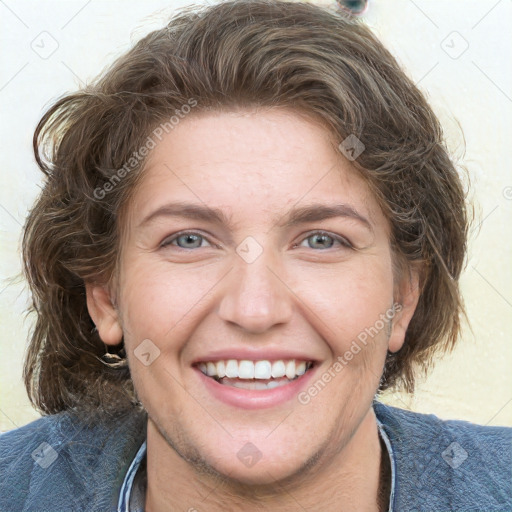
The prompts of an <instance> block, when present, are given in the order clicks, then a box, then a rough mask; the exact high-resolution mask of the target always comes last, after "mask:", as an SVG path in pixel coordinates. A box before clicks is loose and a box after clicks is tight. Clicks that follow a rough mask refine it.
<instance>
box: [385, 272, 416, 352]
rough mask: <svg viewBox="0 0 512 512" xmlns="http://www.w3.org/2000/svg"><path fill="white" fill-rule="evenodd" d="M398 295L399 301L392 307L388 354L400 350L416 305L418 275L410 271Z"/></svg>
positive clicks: (404, 278)
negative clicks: (392, 314)
mask: <svg viewBox="0 0 512 512" xmlns="http://www.w3.org/2000/svg"><path fill="white" fill-rule="evenodd" d="M398 293H399V299H398V300H397V301H395V304H394V306H393V307H394V311H395V314H394V316H393V318H392V320H391V323H392V329H391V335H390V337H389V341H388V349H389V351H390V352H398V351H399V350H400V349H401V348H402V346H403V344H404V341H405V333H406V332H407V328H408V326H409V323H410V321H411V319H412V317H413V315H414V312H415V311H416V306H417V305H418V300H419V298H420V289H419V273H418V272H417V271H416V270H411V271H410V272H409V273H408V275H407V276H404V277H403V280H402V283H401V284H400V287H399V290H398Z"/></svg>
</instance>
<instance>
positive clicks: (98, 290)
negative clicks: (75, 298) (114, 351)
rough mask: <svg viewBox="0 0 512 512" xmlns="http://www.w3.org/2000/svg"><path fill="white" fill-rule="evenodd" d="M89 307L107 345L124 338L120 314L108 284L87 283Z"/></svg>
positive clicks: (90, 313) (119, 341)
mask: <svg viewBox="0 0 512 512" xmlns="http://www.w3.org/2000/svg"><path fill="white" fill-rule="evenodd" d="M85 291H86V295H87V309H88V310H89V315H90V316H91V318H92V321H93V322H94V324H95V325H96V328H97V329H98V334H99V335H100V338H101V340H102V341H103V343H105V344H106V345H118V344H119V343H121V341H122V339H123V329H122V327H121V323H120V320H119V314H118V312H117V309H116V307H115V306H114V304H113V302H112V299H111V294H110V291H109V289H108V288H107V287H106V286H101V285H97V284H91V283H86V284H85Z"/></svg>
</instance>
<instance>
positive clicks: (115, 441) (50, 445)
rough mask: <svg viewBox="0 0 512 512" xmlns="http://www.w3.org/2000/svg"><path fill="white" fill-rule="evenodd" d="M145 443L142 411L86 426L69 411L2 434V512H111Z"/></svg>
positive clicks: (0, 457)
mask: <svg viewBox="0 0 512 512" xmlns="http://www.w3.org/2000/svg"><path fill="white" fill-rule="evenodd" d="M144 439H145V418H144V415H142V414H141V413H140V412H137V413H135V412H131V413H129V414H128V413H127V414H124V415H120V416H118V417H116V418H115V420H112V419H110V420H106V419H102V418H100V417H97V418H90V417H89V420H88V421H86V420H85V417H84V416H78V415H76V414H74V413H72V412H69V411H67V412H62V413H59V414H54V415H49V416H44V417H42V418H40V419H38V420H36V421H33V422H32V423H29V424H28V425H25V426H23V427H20V428H18V429H15V430H12V431H9V432H5V433H3V434H1V435H0V510H16V511H25V510H26V511H29V510H31V511H32V510H51V511H52V512H59V511H69V510H73V511H75V510H76V511H81V510H84V511H85V510H87V511H96V510H98V511H100V510H101V511H102V512H104V511H107V510H114V509H115V508H112V504H114V507H115V503H116V501H117V496H118V491H119V488H120V487H121V484H122V481H123V479H124V475H125V473H126V471H127V469H128V466H129V464H130V462H131V460H132V459H133V456H134V455H135V453H136V452H137V450H138V448H139V447H140V445H141V444H142V442H143V441H144ZM116 492H117V494H116Z"/></svg>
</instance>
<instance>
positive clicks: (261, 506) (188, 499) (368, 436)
mask: <svg viewBox="0 0 512 512" xmlns="http://www.w3.org/2000/svg"><path fill="white" fill-rule="evenodd" d="M336 446H339V443H336V442H335V441H334V442H333V440H331V439H328V440H327V442H326V443H325V444H324V448H323V449H322V450H320V451H319V452H318V453H317V455H316V457H314V458H313V459H310V463H309V464H308V465H307V466H306V467H303V468H301V469H300V470H299V471H297V472H296V473H295V474H293V475H292V476H290V477H288V478H286V479H285V480H275V481H274V482H273V483H271V484H265V485H248V484H244V483H240V482H239V481H237V480H234V479H231V478H230V477H229V475H223V474H221V473H217V472H216V471H215V469H214V468H212V467H209V468H205V467H204V466H202V467H200V466H199V465H198V464H197V463H194V462H191V461H187V460H185V459H184V458H182V457H181V456H180V455H179V454H178V453H177V452H176V451H175V449H174V448H173V447H172V443H170V442H168V441H167V440H166V439H165V438H164V436H163V435H162V434H161V432H160V431H159V429H158V427H157V426H156V425H155V424H154V423H153V422H152V420H151V419H150V420H148V434H147V475H148V485H147V494H146V511H147V512H171V511H175V510H187V511H191V512H192V511H195V510H206V509H207V510H208V511H211V512H217V511H219V512H220V511H222V512H224V511H225V510H230V511H233V512H235V511H241V512H242V511H243V512H253V511H258V512H261V511H262V510H269V511H273V512H284V511H289V510H296V509H301V508H303V509H307V510H309V511H312V512H313V511H318V512H320V511H324V512H325V511H335V510H336V511H337V510H344V511H363V512H379V511H380V510H382V509H384V506H385V505H384V502H385V495H383V493H382V489H386V488H387V485H386V484H387V481H386V480H387V478H388V475H387V472H385V471H384V472H381V459H382V457H383V456H387V454H386V453H385V452H384V453H383V452H382V449H381V444H380V440H379V435H378V429H377V423H376V419H375V414H374V412H373V409H371V408H370V410H369V411H368V414H367V415H366V416H365V418H364V419H363V421H362V422H361V424H360V425H359V427H358V429H357V430H356V431H355V433H354V434H353V435H352V437H351V438H350V439H349V440H348V442H346V444H345V446H343V447H342V448H341V449H339V450H336V449H335V448H334V447H336ZM381 473H382V474H381ZM383 478H384V479H385V481H383V482H382V480H383ZM379 489H381V491H380V493H379Z"/></svg>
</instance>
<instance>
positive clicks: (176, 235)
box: [159, 230, 215, 251]
mask: <svg viewBox="0 0 512 512" xmlns="http://www.w3.org/2000/svg"><path fill="white" fill-rule="evenodd" d="M183 235H198V236H200V237H201V238H202V239H203V240H206V241H207V242H208V243H209V244H210V245H215V244H212V243H211V242H210V240H209V239H208V237H207V236H206V235H204V234H203V233H201V231H189V230H185V231H179V232H177V233H173V234H172V235H169V236H166V237H165V238H164V239H163V240H162V242H160V244H159V247H162V248H165V247H167V246H169V245H173V244H172V242H174V241H175V240H176V239H177V238H179V237H180V236H183ZM175 247H177V248H178V249H183V250H185V251H186V250H187V249H186V248H184V247H180V246H179V245H175ZM197 249H199V247H197Z"/></svg>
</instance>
